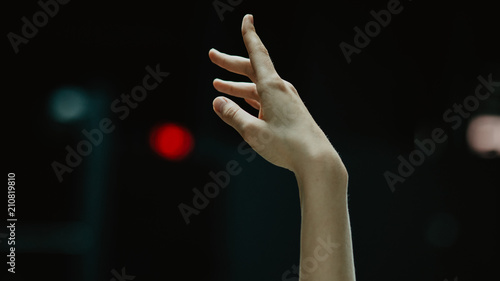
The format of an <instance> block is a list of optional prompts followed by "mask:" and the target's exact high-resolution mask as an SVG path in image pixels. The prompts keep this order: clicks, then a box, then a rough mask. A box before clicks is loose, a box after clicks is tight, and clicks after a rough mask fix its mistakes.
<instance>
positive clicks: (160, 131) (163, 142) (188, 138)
mask: <svg viewBox="0 0 500 281" xmlns="http://www.w3.org/2000/svg"><path fill="white" fill-rule="evenodd" d="M149 141H150V145H151V148H152V149H153V150H154V151H155V152H156V153H157V154H158V155H160V156H162V157H164V158H166V159H168V160H172V161H178V160H182V159H184V158H186V156H188V155H189V153H190V152H191V150H192V149H193V145H194V141H193V137H192V135H191V133H190V132H189V130H188V129H187V128H185V127H183V126H180V125H177V124H173V123H166V124H162V125H159V126H156V127H154V128H153V129H152V130H151V134H150V138H149Z"/></svg>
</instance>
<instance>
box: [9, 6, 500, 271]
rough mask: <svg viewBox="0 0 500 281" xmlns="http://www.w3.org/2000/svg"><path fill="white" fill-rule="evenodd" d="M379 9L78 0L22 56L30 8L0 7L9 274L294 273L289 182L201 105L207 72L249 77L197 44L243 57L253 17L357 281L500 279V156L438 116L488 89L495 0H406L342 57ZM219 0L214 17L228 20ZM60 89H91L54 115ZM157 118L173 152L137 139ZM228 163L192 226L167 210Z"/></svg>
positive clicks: (207, 103)
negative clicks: (180, 145) (324, 152)
mask: <svg viewBox="0 0 500 281" xmlns="http://www.w3.org/2000/svg"><path fill="white" fill-rule="evenodd" d="M41 2H42V3H45V2H46V1H43V0H42V1H41ZM61 2H64V1H61ZM390 2H393V1H336V2H333V3H332V2H326V1H324V2H321V1H297V2H292V1H274V2H272V4H270V3H269V1H250V0H241V1H226V0H220V1H203V2H202V1H133V2H126V3H125V2H124V1H120V2H116V3H112V2H109V1H106V2H105V3H104V2H103V1H76V0H73V1H70V2H68V3H66V4H58V6H59V10H58V11H57V12H54V13H53V14H54V15H53V17H50V18H48V19H47V24H46V25H44V26H43V27H40V28H38V31H37V32H36V34H34V35H33V38H30V39H29V40H28V41H27V42H26V41H24V42H25V43H21V44H19V46H18V48H19V49H18V52H17V53H15V48H14V47H13V45H12V43H11V42H10V40H9V38H12V34H11V35H10V37H9V34H10V32H13V33H15V34H17V35H20V36H22V27H23V24H24V23H23V21H22V17H26V18H27V19H28V20H31V21H32V20H33V15H34V14H35V13H37V12H38V11H40V10H41V6H39V4H38V3H37V1H15V2H12V1H11V2H8V3H4V8H3V9H2V10H3V13H2V18H3V19H4V23H3V27H5V30H4V36H5V37H4V41H3V46H4V48H3V50H4V51H3V53H4V59H3V60H2V62H3V63H2V66H3V67H4V71H3V77H4V85H6V87H5V88H4V90H3V91H2V92H3V102H2V104H3V108H4V110H3V112H4V118H3V122H4V126H3V128H4V130H3V132H4V133H3V139H4V140H5V142H3V144H4V154H3V155H4V157H3V162H4V164H3V167H4V175H6V174H7V173H9V172H14V173H15V174H16V187H17V188H16V217H17V218H18V222H17V223H16V232H15V234H16V274H11V273H8V272H7V269H8V267H9V266H8V265H6V263H5V262H4V269H3V272H2V275H5V280H32V279H33V278H34V277H38V278H43V279H48V280H75V281H87V280H113V278H115V279H116V280H119V278H118V277H117V276H116V275H117V274H118V275H119V276H121V278H122V279H123V280H132V278H133V279H134V280H158V279H167V278H168V279H171V278H183V279H188V280H195V279H204V280H256V279H258V280H282V281H285V280H296V277H297V275H296V274H294V272H293V267H294V265H297V264H298V261H299V231H300V210H299V201H298V194H297V188H296V182H295V179H294V177H293V174H292V173H290V172H288V171H285V170H283V169H280V168H278V167H274V166H272V165H270V164H268V163H266V162H265V161H264V160H263V159H262V158H260V157H255V158H252V159H250V158H249V154H244V153H241V150H242V149H240V150H239V149H238V147H239V146H240V145H243V144H242V143H241V138H240V136H239V135H238V134H237V133H236V132H235V131H234V130H232V129H231V128H229V127H228V126H227V125H226V124H224V123H223V122H222V121H221V120H219V118H218V117H217V116H216V115H215V114H214V113H213V112H212V106H211V101H212V100H213V98H214V97H215V96H216V95H217V93H216V91H215V90H214V89H213V87H212V86H211V81H212V79H214V78H215V77H220V78H223V79H230V80H237V81H238V80H241V79H243V78H241V77H239V76H238V75H234V74H230V73H227V72H225V71H223V70H221V69H219V68H218V67H216V66H215V65H212V64H211V63H210V61H209V59H208V50H209V49H210V48H212V47H215V48H217V49H218V50H220V51H224V52H228V53H232V54H238V55H242V56H246V51H245V48H244V45H243V41H242V39H241V35H240V26H241V19H242V17H243V16H244V15H245V14H246V13H252V14H253V15H254V17H255V25H256V28H257V31H258V33H259V35H260V36H261V38H262V40H263V42H264V43H265V44H266V46H267V48H268V50H269V52H270V54H271V57H272V59H273V61H274V63H275V66H276V69H277V70H278V72H279V74H280V75H281V77H283V78H284V79H286V80H288V81H290V82H292V83H293V84H294V85H295V86H296V88H297V89H298V91H299V93H300V95H301V97H302V99H303V100H304V102H305V103H306V105H307V107H308V108H309V110H310V111H311V113H312V115H313V116H314V117H315V119H316V121H317V122H318V124H319V125H320V126H321V127H322V129H323V130H324V131H325V133H326V134H327V135H328V136H329V138H330V139H331V141H332V143H333V144H334V146H335V147H336V149H337V150H338V151H339V153H340V155H341V156H342V158H343V160H344V162H345V164H346V166H347V168H348V171H349V175H350V182H349V187H350V189H349V204H350V205H349V207H350V214H351V223H352V233H353V244H354V252H355V263H356V274H357V278H358V280H402V279H404V280H436V281H442V280H445V279H448V280H454V279H455V278H456V279H458V280H479V279H480V278H483V279H484V277H487V276H496V275H497V274H496V270H495V268H496V265H497V259H496V258H497V255H496V253H497V252H498V244H497V243H498V242H497V236H498V231H497V226H498V225H497V214H496V212H497V210H496V209H497V207H496V204H497V199H498V197H497V191H496V190H497V188H498V186H499V184H498V183H499V181H498V175H499V171H500V170H499V165H498V158H496V159H483V158H481V157H478V156H477V155H475V154H474V153H472V152H471V151H470V149H469V148H468V146H467V142H466V141H465V132H466V129H467V122H468V120H469V119H470V118H463V120H462V121H463V124H462V125H461V126H459V127H458V128H457V129H453V128H452V127H451V126H450V123H449V122H448V123H447V122H445V121H444V120H443V113H444V112H446V110H448V109H450V108H453V107H452V105H453V104H455V103H457V104H460V103H462V101H463V100H464V98H465V97H467V96H470V95H472V94H473V93H474V89H475V87H476V86H477V85H478V83H479V82H478V80H477V77H478V76H479V75H481V76H483V77H487V76H488V75H490V74H491V75H492V77H493V79H494V80H496V81H498V80H500V76H499V71H500V68H499V66H500V64H499V63H500V61H499V50H500V48H499V40H498V30H499V25H500V24H499V20H498V18H499V17H498V14H499V12H498V10H495V9H494V7H493V6H492V4H487V3H489V2H487V3H481V2H479V1H469V2H457V1H439V2H437V1H423V0H418V1H417V0H414V1H409V0H402V1H401V3H400V7H402V11H401V12H400V13H399V14H393V15H392V17H391V21H390V22H389V23H388V24H387V26H386V27H382V28H381V29H380V32H378V33H377V34H376V35H375V36H374V38H371V41H370V42H369V44H368V45H367V46H366V47H364V48H361V49H360V52H359V54H352V56H351V59H352V61H351V62H350V63H348V62H347V61H346V58H345V56H344V55H343V53H342V50H341V48H340V47H339V44H341V42H346V43H348V44H351V45H354V41H353V40H354V38H355V31H354V29H353V28H354V27H356V26H357V27H360V28H362V29H363V28H364V27H365V24H366V23H369V22H370V21H372V20H373V17H372V15H371V14H370V11H372V10H374V11H380V10H381V9H387V5H388V3H390ZM485 2H486V1H485ZM52 3H55V2H52ZM214 3H215V4H214ZM221 3H222V4H221ZM214 5H215V6H217V7H219V8H221V9H226V11H224V12H223V14H222V18H221V17H220V15H219V14H220V13H221V12H219V14H218V12H217V10H216V8H215V6H214ZM224 7H225V8H224ZM52 8H53V7H52ZM38 20H40V21H43V18H40V19H38ZM32 33H33V32H32ZM16 40H17V39H16ZM16 42H17V41H16ZM158 65H159V67H160V68H161V70H162V71H164V72H168V73H169V75H168V77H166V78H165V79H164V81H162V82H161V83H160V84H159V85H158V87H157V88H155V89H154V90H152V91H150V92H148V94H147V98H145V99H144V100H143V101H141V102H140V103H139V104H138V106H137V108H135V109H132V110H130V114H129V115H128V116H127V117H126V118H124V119H123V120H121V119H119V118H118V115H117V114H116V113H115V112H113V111H112V110H111V109H110V105H111V104H112V102H113V101H114V100H115V99H117V98H120V95H121V94H122V93H130V91H131V89H132V88H133V87H135V86H136V85H139V84H140V83H141V82H142V78H143V77H144V75H145V74H146V73H147V71H146V70H145V68H146V66H151V67H152V68H155V67H157V66H158ZM61 87H67V88H68V87H69V88H75V89H80V90H81V91H82V92H83V93H85V94H84V100H86V101H87V103H86V105H85V106H84V108H85V114H84V115H83V117H81V118H80V119H78V120H74V121H72V122H60V121H57V120H56V119H54V110H55V109H54V107H53V103H54V99H55V98H54V96H55V94H54V93H55V91H56V90H57V89H60V88H61ZM497 89H498V88H497ZM497 91H498V90H497ZM494 98H495V97H494V96H493V97H492V98H491V99H488V101H494ZM488 101H485V102H484V103H487V102H488ZM240 104H241V105H242V106H243V107H245V108H246V109H247V110H249V111H251V112H254V111H252V110H251V109H250V108H249V106H247V105H244V104H243V103H240ZM75 106H76V108H78V106H79V104H77V105H75ZM482 109H483V106H481V107H480V109H478V110H476V111H474V112H473V114H478V113H480V112H481V110H482ZM493 110H495V109H493ZM497 112H498V111H497ZM70 113H71V112H70ZM70 115H71V114H70ZM103 118H109V119H110V120H111V121H112V122H113V125H114V126H115V129H114V131H113V132H111V133H109V134H104V135H103V139H102V142H101V143H99V145H96V146H95V147H93V150H92V153H91V154H90V155H89V156H86V157H83V159H82V161H81V163H80V164H79V165H77V166H76V167H75V168H74V169H73V171H72V172H71V173H65V174H64V176H63V180H62V182H59V180H58V178H57V176H56V174H55V172H54V170H53V167H52V166H51V165H52V163H53V162H54V161H58V162H61V163H64V161H65V157H66V153H67V151H66V150H65V147H66V146H68V145H69V146H70V147H73V148H76V147H77V145H78V143H79V142H81V141H82V140H84V139H85V136H84V135H83V134H82V132H81V131H82V130H83V129H86V130H92V129H95V128H99V121H100V120H102V119H103ZM163 122H175V123H177V124H180V125H182V126H185V127H186V128H188V129H189V130H190V131H191V133H192V135H193V137H194V142H195V143H194V149H193V151H192V153H191V154H190V155H189V156H188V157H187V158H186V159H184V160H182V161H178V162H172V161H168V160H165V159H163V158H161V157H159V156H158V155H156V154H155V153H154V152H153V151H152V150H151V148H150V147H149V142H148V140H149V133H150V131H151V128H153V127H154V126H155V125H157V124H161V123H163ZM434 128H442V129H443V130H444V132H445V134H446V136H447V140H446V141H445V142H444V143H441V144H437V145H436V148H435V152H434V153H432V154H431V155H430V156H427V157H426V159H425V162H424V163H423V164H422V165H420V166H419V167H417V168H416V169H415V171H414V172H413V173H412V174H411V175H410V176H409V177H408V178H407V179H406V180H405V181H404V182H398V183H396V184H395V188H394V190H391V188H390V187H389V184H388V183H387V181H386V179H385V177H384V173H385V172H386V171H391V172H393V173H397V169H398V164H399V160H398V156H399V155H402V156H403V157H407V156H408V155H409V154H410V153H411V152H412V151H413V150H414V149H415V145H414V140H415V139H419V140H424V139H428V138H430V137H431V135H432V130H433V129H434ZM240 148H243V149H246V147H240ZM245 151H247V150H245ZM247 152H248V151H247ZM230 161H236V163H238V165H239V167H240V168H241V172H240V173H239V174H238V175H235V176H231V178H230V183H229V184H228V185H227V187H226V188H224V189H221V190H220V192H219V195H218V196H216V197H215V198H213V199H210V203H209V205H208V206H207V207H206V208H205V209H203V210H201V212H200V213H199V214H198V215H192V216H191V217H190V223H189V224H188V225H187V224H186V223H185V221H184V219H183V217H182V215H181V214H180V212H179V209H178V206H179V204H181V203H185V204H189V205H191V206H192V205H193V204H192V198H193V195H194V194H193V191H192V189H193V188H198V189H200V190H201V189H202V188H203V186H204V185H206V184H207V183H209V182H213V178H211V177H210V172H211V171H212V172H214V173H217V172H220V171H224V170H225V169H226V165H227V163H229V162H230ZM233 163H234V162H233ZM393 191H394V192H393ZM4 192H5V193H4V194H5V196H7V189H5V191H4ZM6 201H7V199H6V198H5V202H6ZM2 206H4V207H5V208H7V203H5V204H3V205H2ZM5 221H6V220H4V222H5ZM6 233H7V229H5V228H3V230H0V234H2V235H3V236H1V237H0V239H1V240H2V243H1V244H0V249H1V250H2V256H3V257H2V260H4V261H6V260H7V258H6V257H5V256H6V255H7V254H9V249H8V247H9V246H8V245H7V241H8V240H7V237H6V236H5V234H6ZM4 273H5V274H4ZM125 275H127V277H126V278H129V279H126V278H125V277H124V276H125ZM7 278H10V279H7ZM124 278H125V279H124ZM2 280H4V278H2Z"/></svg>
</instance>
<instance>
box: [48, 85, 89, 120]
mask: <svg viewBox="0 0 500 281" xmlns="http://www.w3.org/2000/svg"><path fill="white" fill-rule="evenodd" d="M87 105H88V100H87V95H86V93H85V91H83V90H82V89H79V88H76V87H64V88H60V89H58V90H56V91H55V92H54V93H53V95H52V99H51V100H50V105H49V106H50V114H51V115H52V117H53V118H54V119H55V120H56V121H58V122H62V123H67V122H71V121H74V120H78V119H81V118H83V116H84V115H85V111H86V110H87Z"/></svg>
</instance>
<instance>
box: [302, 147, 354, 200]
mask: <svg viewBox="0 0 500 281" xmlns="http://www.w3.org/2000/svg"><path fill="white" fill-rule="evenodd" d="M293 172H294V173H295V177H296V178H297V183H298V185H299V192H300V194H301V197H302V194H304V193H305V192H306V193H313V194H322V193H324V192H328V193H329V192H334V193H339V194H346V193H347V183H348V173H347V170H346V168H345V166H344V163H343V162H342V160H341V159H340V156H339V155H338V153H337V151H335V149H334V148H333V147H331V146H330V148H329V149H317V150H315V151H314V152H310V153H309V154H307V156H306V157H304V158H303V159H302V160H301V161H299V162H298V163H297V165H296V166H295V167H294V170H293ZM320 196H321V195H320Z"/></svg>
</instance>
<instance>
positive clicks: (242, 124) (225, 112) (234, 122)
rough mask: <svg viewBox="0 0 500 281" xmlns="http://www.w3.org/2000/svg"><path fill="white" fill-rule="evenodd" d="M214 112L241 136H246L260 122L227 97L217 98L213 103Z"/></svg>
mask: <svg viewBox="0 0 500 281" xmlns="http://www.w3.org/2000/svg"><path fill="white" fill-rule="evenodd" d="M213 106H214V110H215V113H217V115H219V117H220V118H221V119H222V120H223V121H224V122H226V123H227V124H228V125H229V126H231V127H233V128H234V129H235V130H236V131H238V133H240V135H242V136H244V134H245V131H247V130H248V129H249V127H253V126H254V125H257V124H258V122H259V121H262V120H259V119H257V118H256V117H255V116H252V115H251V114H249V113H248V112H246V111H245V110H243V109H242V108H241V107H240V106H239V105H237V104H236V103H235V102H233V101H232V100H230V99H228V98H225V97H217V98H215V99H214V102H213Z"/></svg>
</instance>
